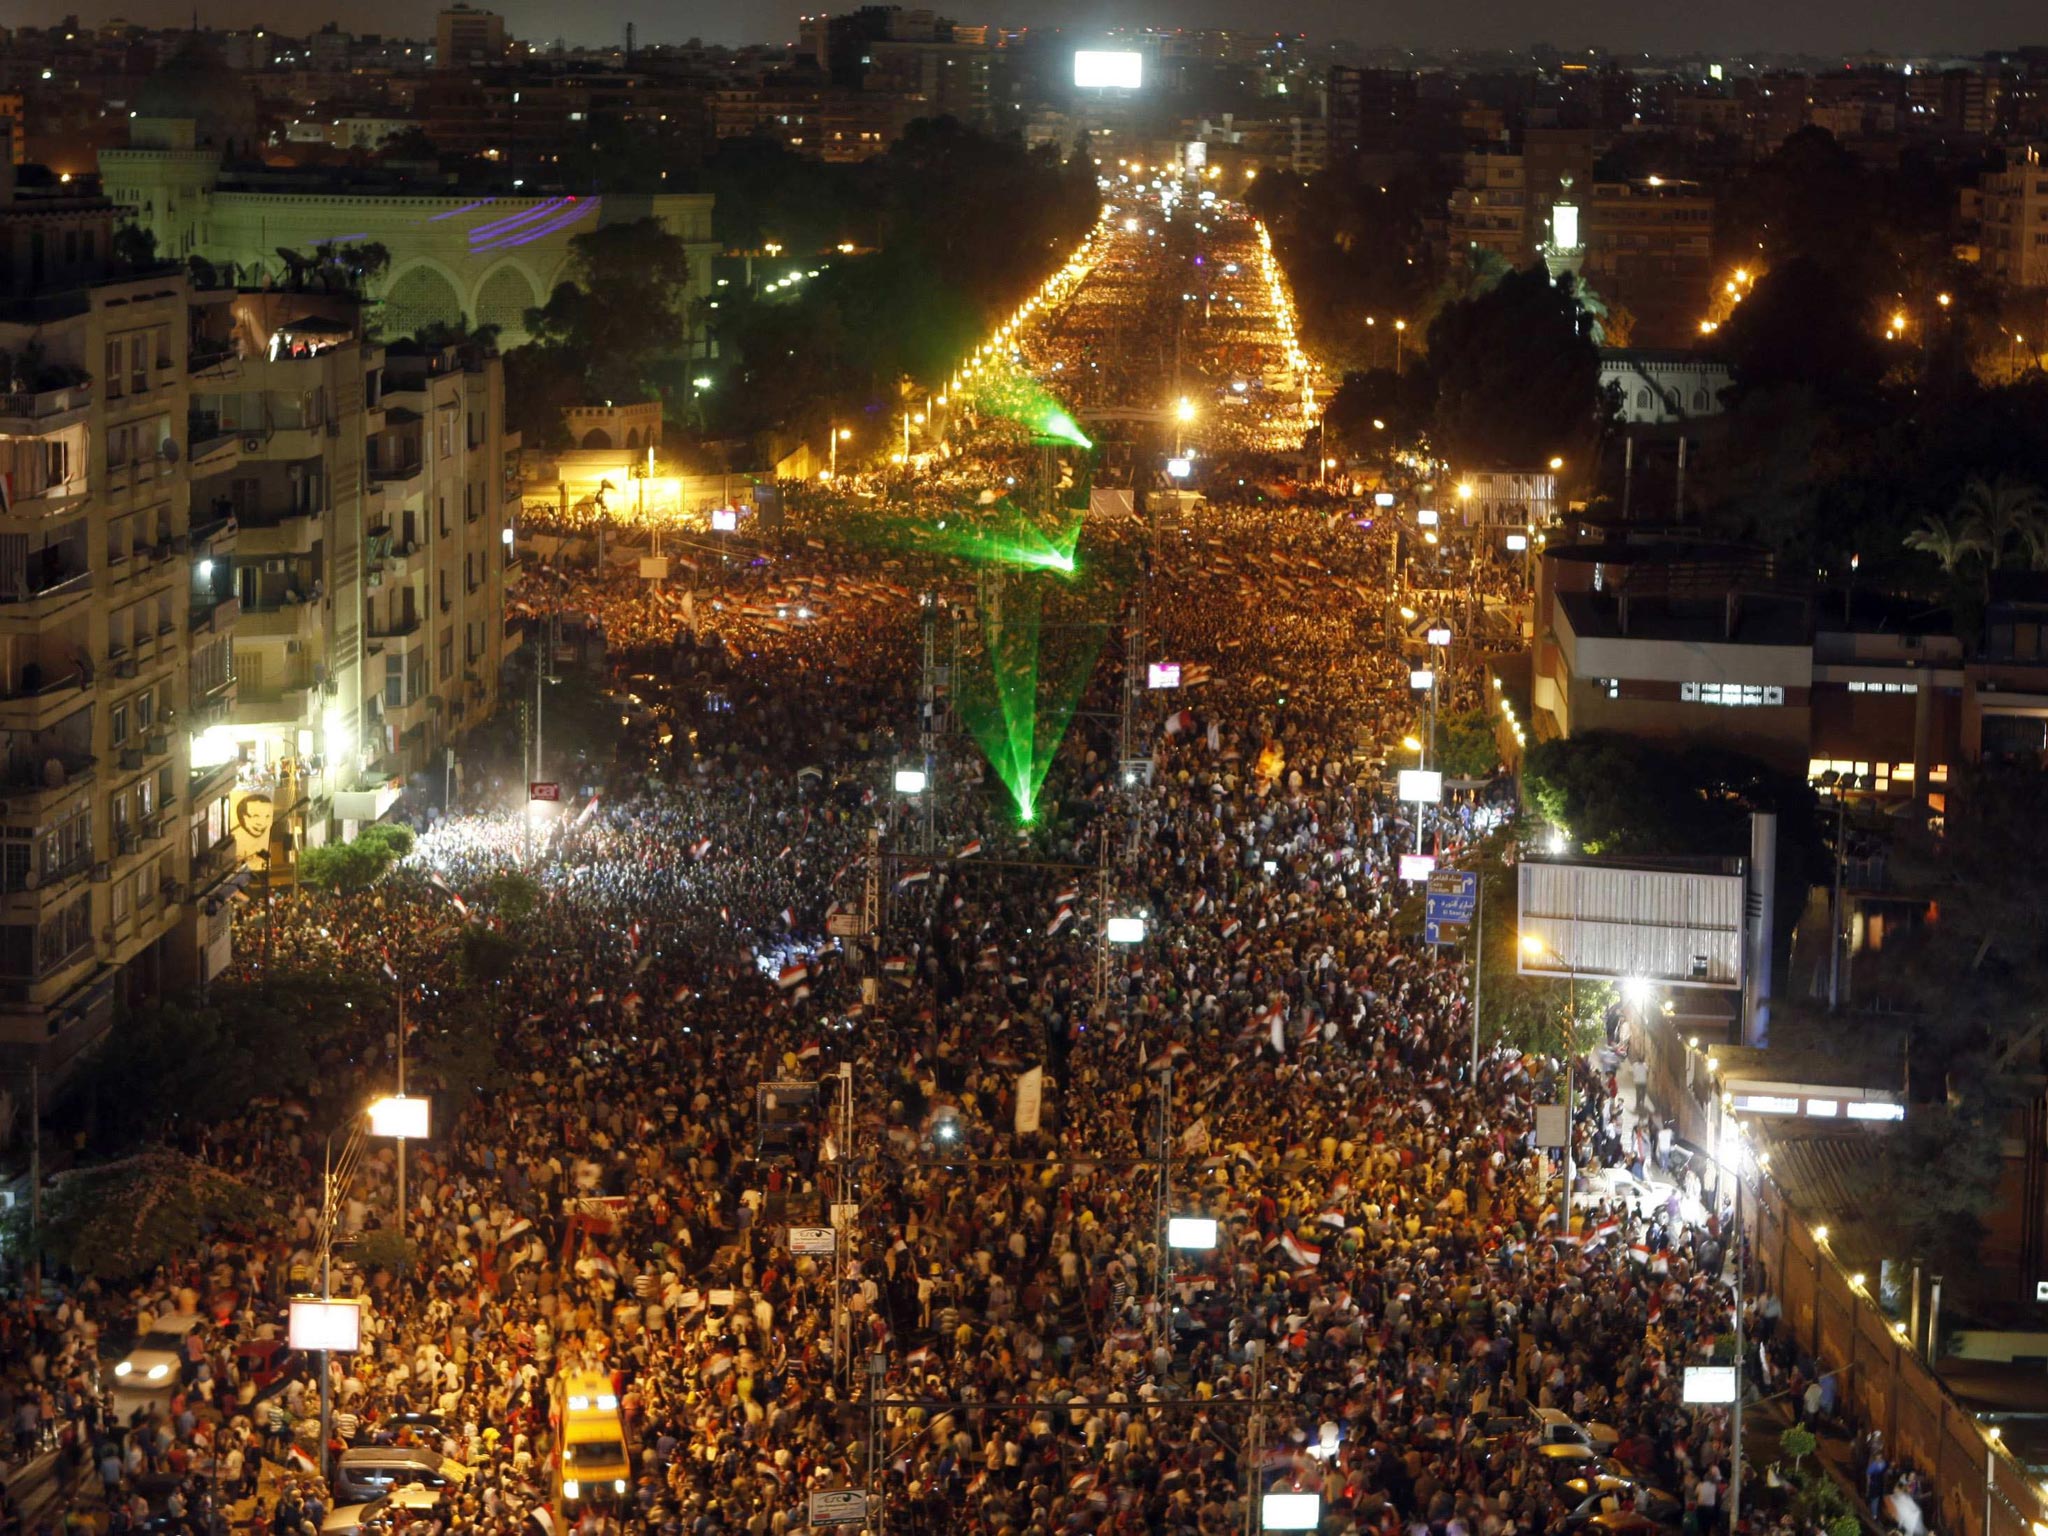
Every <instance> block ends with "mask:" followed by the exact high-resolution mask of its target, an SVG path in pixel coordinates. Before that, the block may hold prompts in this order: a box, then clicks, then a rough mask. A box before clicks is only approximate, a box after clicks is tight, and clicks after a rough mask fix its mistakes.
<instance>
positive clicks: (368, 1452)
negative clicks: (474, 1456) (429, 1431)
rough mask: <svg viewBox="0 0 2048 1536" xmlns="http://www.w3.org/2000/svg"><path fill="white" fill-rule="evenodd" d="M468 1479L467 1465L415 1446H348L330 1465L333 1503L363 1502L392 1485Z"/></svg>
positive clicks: (435, 1485)
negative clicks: (331, 1465) (332, 1464)
mask: <svg viewBox="0 0 2048 1536" xmlns="http://www.w3.org/2000/svg"><path fill="white" fill-rule="evenodd" d="M468 1481H469V1468H467V1467H465V1466H464V1465H463V1464H462V1463H461V1462H459V1461H450V1460H448V1459H447V1458H446V1457H444V1456H443V1455H442V1454H441V1453H440V1452H439V1451H430V1450H425V1449H423V1448H421V1447H419V1446H399V1445H374V1446H373V1445H364V1446H351V1447H350V1448H349V1449H348V1450H345V1451H343V1452H342V1453H341V1456H340V1458H339V1459H338V1460H337V1461H336V1462H335V1464H334V1477H333V1490H334V1502H335V1506H336V1507H337V1508H339V1507H340V1506H342V1505H344V1504H367V1503H369V1502H370V1501H371V1500H372V1499H375V1498H377V1497H378V1496H379V1495H381V1494H386V1493H389V1492H391V1490H392V1489H394V1488H404V1487H408V1486H411V1485H414V1484H417V1485H419V1486H420V1487H423V1488H433V1489H441V1488H449V1487H456V1488H459V1487H461V1486H462V1484H464V1483H466V1482H468Z"/></svg>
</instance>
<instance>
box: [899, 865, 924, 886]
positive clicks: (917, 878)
mask: <svg viewBox="0 0 2048 1536" xmlns="http://www.w3.org/2000/svg"><path fill="white" fill-rule="evenodd" d="M931 877H932V872H931V870H930V869H928V868H922V867H921V868H918V869H906V870H905V871H904V872H903V873H902V874H901V875H899V876H897V879H896V889H897V890H899V891H907V890H909V889H910V888H911V887H912V886H913V885H923V884H924V883H925V881H927V880H929V879H931Z"/></svg>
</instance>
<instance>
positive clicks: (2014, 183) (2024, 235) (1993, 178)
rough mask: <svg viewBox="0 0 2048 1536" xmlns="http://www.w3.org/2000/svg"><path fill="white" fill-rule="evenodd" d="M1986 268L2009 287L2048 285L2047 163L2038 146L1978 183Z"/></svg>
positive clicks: (2009, 159) (2011, 158)
mask: <svg viewBox="0 0 2048 1536" xmlns="http://www.w3.org/2000/svg"><path fill="white" fill-rule="evenodd" d="M1977 190H1978V193H1979V195H1980V197H1981V199H1982V213H1981V216H1980V221H1979V228H1980V231H1981V233H1980V237H1979V239H1980V244H1981V247H1982V250H1983V263H1984V270H1985V271H1986V272H1987V273H1988V274H1990V276H1991V278H1992V279H1993V280H1994V281H1995V282H1998V283H2001V284H2003V285H2004V286H2005V287H2007V288H2044V287H2048V165H2044V164H2043V163H2042V160H2041V149H2040V146H2039V145H2029V146H2028V147H2027V148H2025V149H2023V150H2018V151H2015V152H2013V153H2012V154H2011V155H2009V156H2008V157H2007V160H2006V165H2005V169H2004V170H2002V171H1997V172H1994V173H1992V174H1990V175H1987V176H1985V177H1983V178H1982V179H1981V180H1980V181H1979V182H1978V183H1977Z"/></svg>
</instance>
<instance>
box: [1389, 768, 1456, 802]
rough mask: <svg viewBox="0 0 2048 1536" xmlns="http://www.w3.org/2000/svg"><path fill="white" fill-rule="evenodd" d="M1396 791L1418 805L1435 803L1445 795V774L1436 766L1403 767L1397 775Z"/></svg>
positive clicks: (1402, 797) (1401, 796)
mask: <svg viewBox="0 0 2048 1536" xmlns="http://www.w3.org/2000/svg"><path fill="white" fill-rule="evenodd" d="M1395 793H1396V794H1398V795H1399V796H1400V798H1401V799H1403V800H1407V801H1410V802H1412V803H1413V804H1416V805H1435V804H1436V803H1437V802H1438V801H1440V800H1442V799H1443V797H1444V776H1443V775H1442V774H1440V773H1438V772H1437V771H1436V770H1435V769H1434V768H1403V769H1402V770H1401V771H1400V773H1399V774H1398V775H1396V777H1395Z"/></svg>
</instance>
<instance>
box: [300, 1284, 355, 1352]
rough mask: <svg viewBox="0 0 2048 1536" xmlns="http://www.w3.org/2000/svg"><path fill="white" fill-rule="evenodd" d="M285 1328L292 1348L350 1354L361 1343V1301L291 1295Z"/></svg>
mask: <svg viewBox="0 0 2048 1536" xmlns="http://www.w3.org/2000/svg"><path fill="white" fill-rule="evenodd" d="M285 1331H286V1334H287V1338H288V1342H289V1343H290V1345H291V1347H292V1348H293V1349H322V1350H332V1351H334V1352H336V1353H337V1354H344V1355H352V1354H354V1353H355V1352H356V1351H357V1350H358V1349H361V1348H362V1346H363V1304H362V1302H361V1301H360V1300H356V1299H353V1298H343V1297H337V1298H335V1299H334V1300H331V1301H330V1300H326V1299H324V1298H322V1297H319V1296H294V1297H293V1298H292V1300H291V1311H290V1314H289V1316H288V1318H287V1320H286V1324H285Z"/></svg>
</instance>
